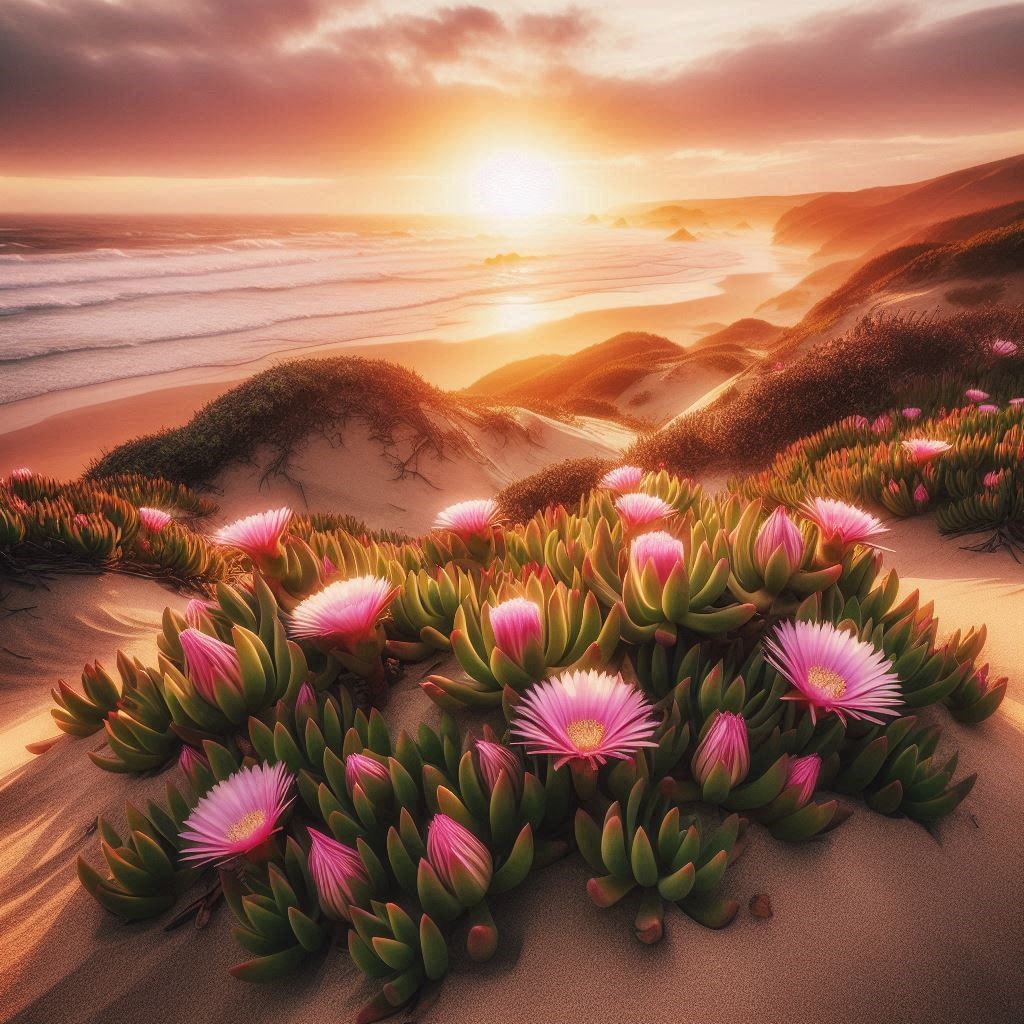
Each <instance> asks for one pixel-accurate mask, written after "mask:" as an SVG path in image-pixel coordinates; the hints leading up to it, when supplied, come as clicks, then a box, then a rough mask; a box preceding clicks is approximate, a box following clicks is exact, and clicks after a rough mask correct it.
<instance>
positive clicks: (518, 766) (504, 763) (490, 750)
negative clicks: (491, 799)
mask: <svg viewBox="0 0 1024 1024" xmlns="http://www.w3.org/2000/svg"><path fill="white" fill-rule="evenodd" d="M473 746H474V749H475V750H476V756H477V760H478V762H479V764H480V775H481V776H482V777H483V780H484V782H485V783H486V785H487V790H488V792H490V791H491V790H493V789H494V787H495V786H496V785H497V784H498V779H499V778H501V774H502V772H504V773H505V774H506V775H507V776H508V781H509V782H511V783H512V788H513V790H514V791H515V793H516V796H517V797H518V796H520V795H521V794H522V790H523V765H522V762H521V761H520V760H519V755H518V754H517V753H516V752H515V751H514V750H512V749H511V748H510V747H506V746H505V744H504V743H494V742H492V741H491V740H477V741H476V743H475V744H474V745H473Z"/></svg>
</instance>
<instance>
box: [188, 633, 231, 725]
mask: <svg viewBox="0 0 1024 1024" xmlns="http://www.w3.org/2000/svg"><path fill="white" fill-rule="evenodd" d="M178 642H179V643H180V644H181V650H182V653H183V654H184V655H185V668H186V670H187V672H188V677H189V679H190V680H191V681H192V685H193V686H194V687H195V688H196V690H197V691H198V693H199V695H200V696H201V697H202V698H203V700H205V701H206V702H207V703H208V704H213V705H215V706H216V704H217V684H218V683H226V684H227V685H229V686H233V687H234V688H235V689H236V690H241V689H242V667H241V665H240V664H239V661H238V651H236V650H235V649H234V647H232V646H231V644H226V643H224V641H223V640H218V639H217V638H216V637H215V636H210V635H209V634H207V633H202V632H200V631H199V630H198V629H194V628H193V627H191V626H190V627H189V628H188V629H183V630H182V631H181V632H180V633H179V634H178Z"/></svg>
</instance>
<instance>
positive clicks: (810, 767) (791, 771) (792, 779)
mask: <svg viewBox="0 0 1024 1024" xmlns="http://www.w3.org/2000/svg"><path fill="white" fill-rule="evenodd" d="M820 774H821V758H820V757H819V756H818V755H817V754H807V755H806V756H805V757H794V758H791V759H790V762H789V768H788V770H787V772H786V787H787V788H788V787H790V786H796V787H798V789H799V794H798V797H797V799H798V800H799V801H800V806H801V807H803V806H804V804H806V803H807V801H808V800H810V799H811V797H812V796H814V791H815V789H817V788H818V776H819V775H820Z"/></svg>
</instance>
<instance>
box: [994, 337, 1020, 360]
mask: <svg viewBox="0 0 1024 1024" xmlns="http://www.w3.org/2000/svg"><path fill="white" fill-rule="evenodd" d="M988 350H989V351H990V352H991V353H992V355H994V356H1000V357H1002V356H1015V355H1016V354H1017V345H1016V344H1015V343H1014V342H1012V341H1010V340H1008V339H1006V338H996V340H995V341H993V342H992V344H991V345H989V347H988Z"/></svg>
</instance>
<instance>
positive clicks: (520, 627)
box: [489, 597, 544, 665]
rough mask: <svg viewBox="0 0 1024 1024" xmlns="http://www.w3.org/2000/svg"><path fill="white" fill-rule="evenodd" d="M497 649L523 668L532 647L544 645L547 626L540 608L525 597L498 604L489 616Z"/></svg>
mask: <svg viewBox="0 0 1024 1024" xmlns="http://www.w3.org/2000/svg"><path fill="white" fill-rule="evenodd" d="M489 621H490V624H491V632H493V633H494V646H495V647H497V648H498V650H499V651H501V653H502V654H504V655H506V656H508V657H509V658H511V659H512V660H513V661H514V662H516V664H518V665H521V664H522V662H523V656H524V655H525V653H526V651H527V648H528V647H529V646H530V645H533V646H534V647H539V646H540V645H541V644H543V642H544V623H543V621H542V619H541V613H540V608H538V607H537V605H535V604H534V603H533V601H529V600H527V599H526V598H525V597H513V598H510V599H509V600H508V601H502V602H501V604H496V605H495V606H494V607H493V608H491V609H490V612H489Z"/></svg>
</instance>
